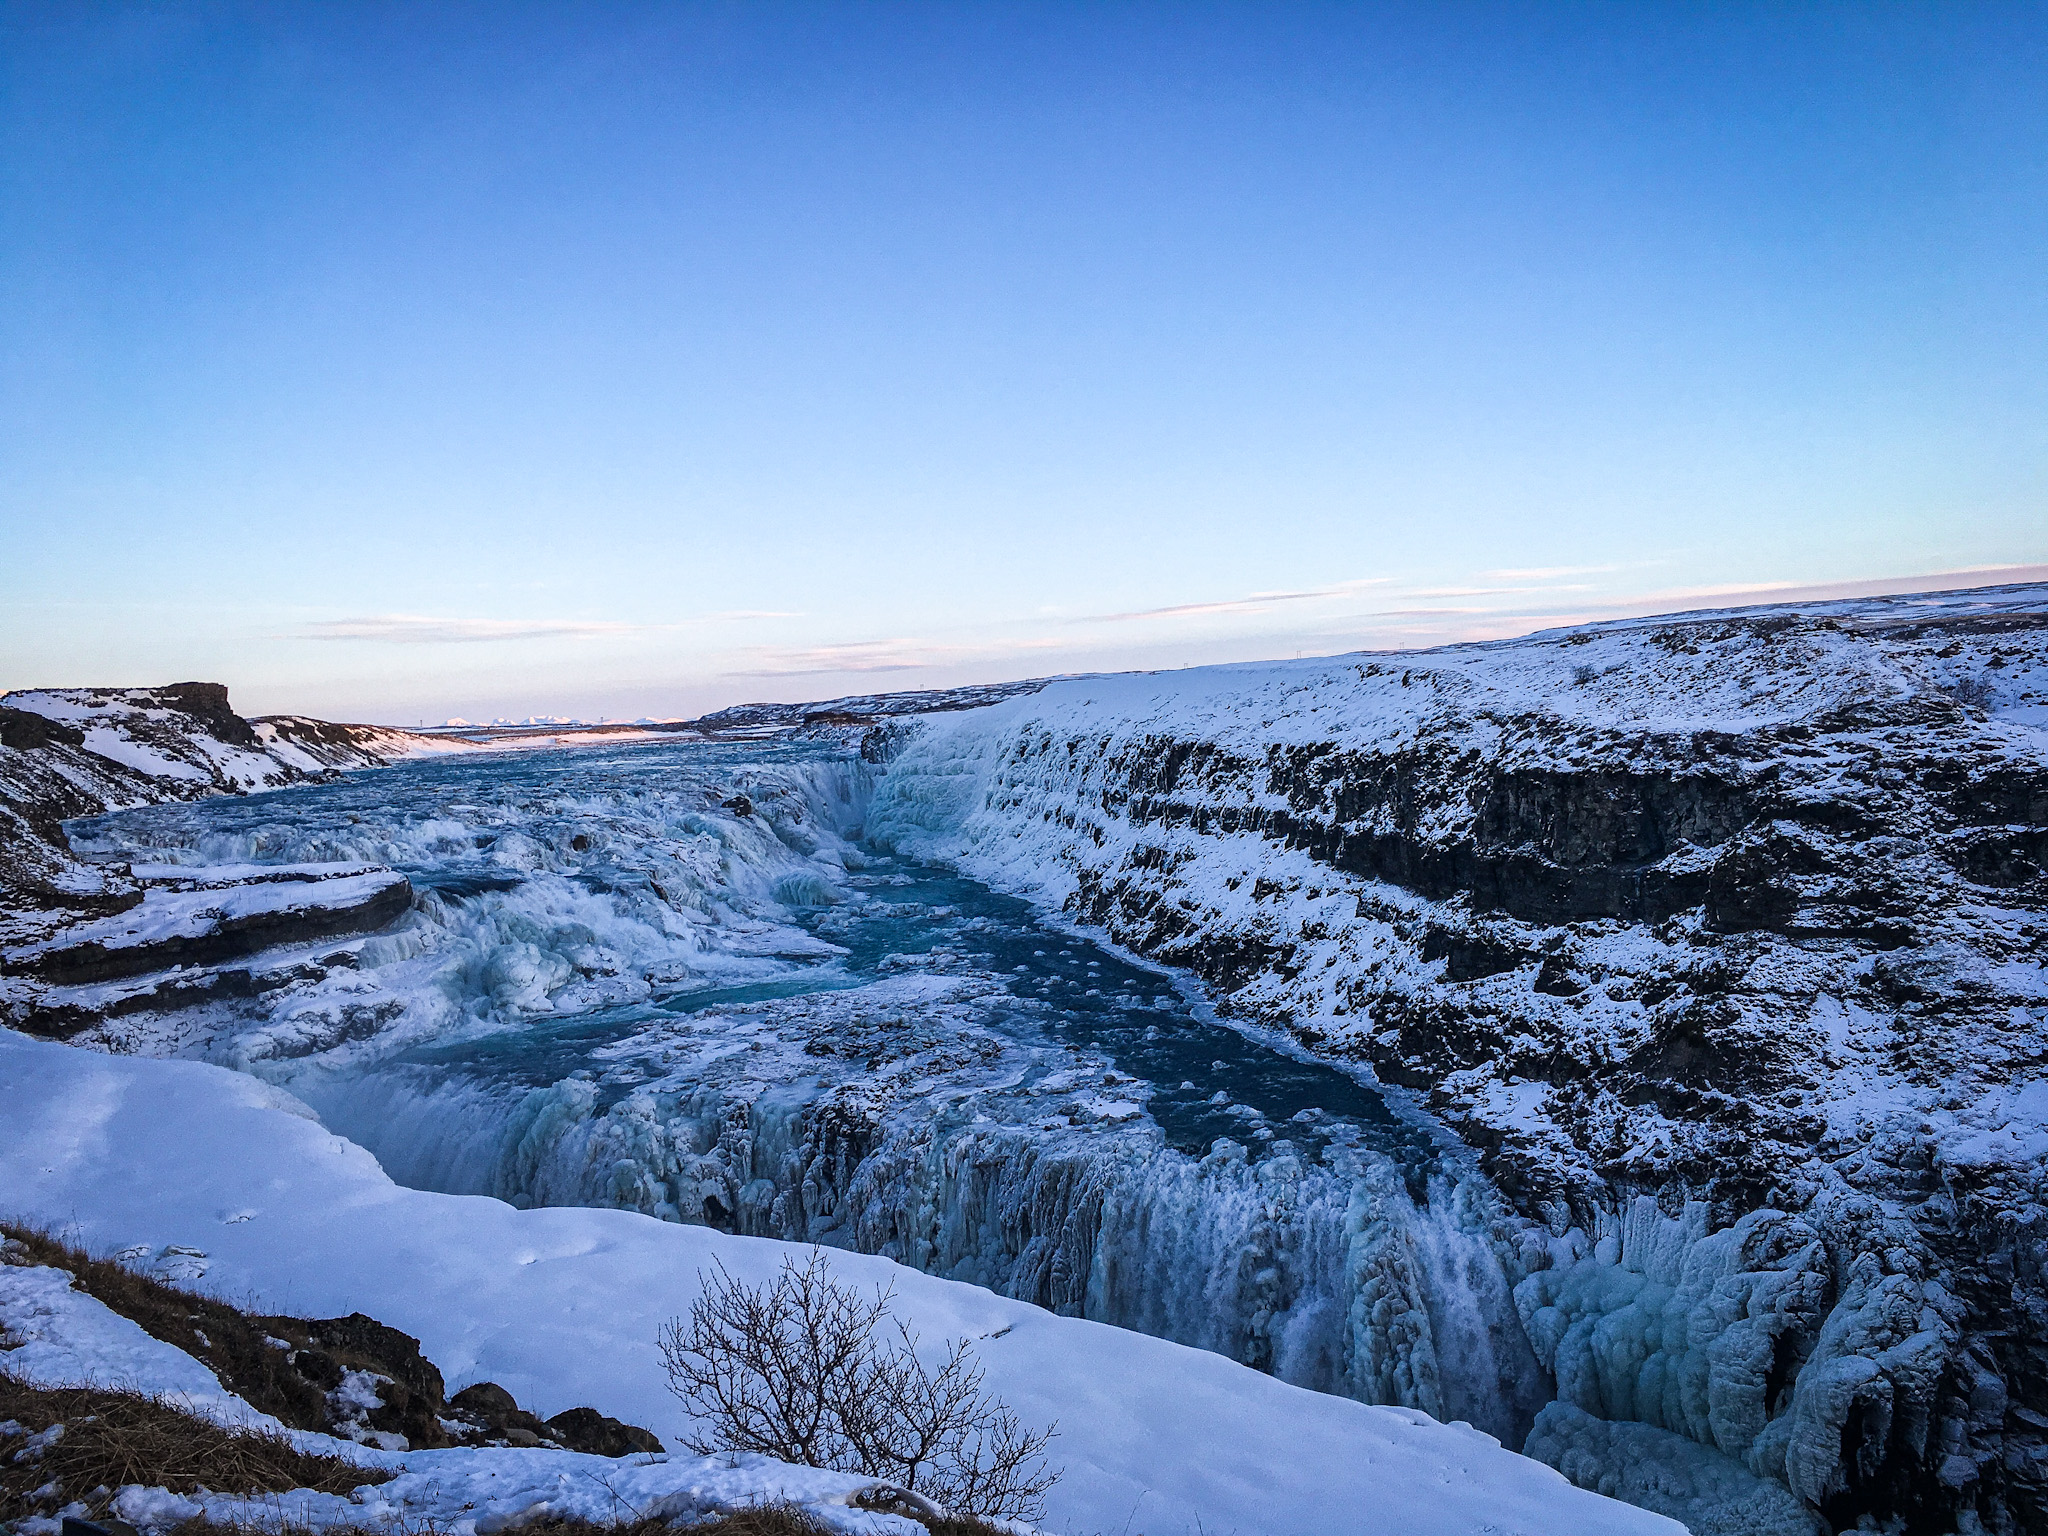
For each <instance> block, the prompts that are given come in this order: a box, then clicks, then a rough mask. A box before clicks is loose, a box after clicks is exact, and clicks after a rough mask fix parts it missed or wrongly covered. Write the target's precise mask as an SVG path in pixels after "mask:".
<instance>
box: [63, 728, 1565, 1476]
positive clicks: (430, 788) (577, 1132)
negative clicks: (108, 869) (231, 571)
mask: <svg viewBox="0 0 2048 1536" xmlns="http://www.w3.org/2000/svg"><path fill="white" fill-rule="evenodd" d="M890 793H891V790H890V785H889V783H888V777H887V773H886V770H883V769H880V768H877V767H875V766H873V765H871V764H869V763H867V762H864V761H863V760H862V759H861V758H860V757H859V755H858V754H857V753H855V752H853V751H851V750H848V749H845V748H842V747H839V746H835V745H829V744H818V743H810V744H776V743H746V744H721V745H710V744H703V743H669V744H655V745H629V746H620V747H610V748H606V747H597V748H574V749H563V750H554V751H520V752H499V753H477V754H473V755H469V754H465V755H462V756H457V757H451V758H439V759H427V760H422V761H415V762H411V763H406V764H402V765H399V766H396V767H392V768H388V769H384V770H380V771H375V772H371V773H364V774H357V775H353V776H350V777H348V778H345V779H342V780H339V781H337V782H333V783H329V784H323V785H318V786H313V787H306V788H299V789H291V790H285V791H280V792H277V793H273V794H267V795H259V796H251V797H248V798H246V799H214V800H207V801H202V802H198V803H195V804H191V805H166V806H154V807H149V808H146V809H142V810H137V811H130V812H123V813H120V814H117V815H113V816H108V817H103V818H100V819H98V820H96V821H92V822H85V823H78V824H74V826H73V828H72V833H73V840H74V843H75V844H76V845H77V846H79V847H80V848H81V849H82V850H86V851H90V852H93V853H96V854H98V855H100V856H103V857H107V858H136V859H140V858H145V857H146V858H149V859H154V860H161V861H167V862H173V863H182V864H252V863H253V864H284V863H304V862H317V861H337V860H350V861H373V862H376V863H381V864H387V865H390V866H392V867H394V868H397V869H399V870H402V871H403V872H405V874H406V875H407V876H408V877H409V878H410V879H411V881H412V884H413V887H414V890H415V892H416V898H415V904H414V907H413V910H412V911H411V912H410V913H409V914H408V915H407V916H406V917H405V918H404V919H403V920H402V921H401V922H400V923H399V924H398V925H397V926H396V928H395V929H393V930H391V931H388V932H386V933H383V934H379V935H377V936H375V937H372V938H370V939H367V940H358V941H352V942H351V943H349V944H347V945H345V946H341V951H340V952H339V953H337V952H335V946H332V945H329V946H325V947H324V949H323V952H322V954H321V956H320V957H319V958H320V963H319V964H317V965H310V966H308V967H307V968H306V971H305V974H304V975H303V976H302V977H301V978H300V979H297V980H294V981H292V982H291V984H289V985H285V986H280V987H277V988H275V989H273V990H271V991H269V992H266V993H264V994H262V995H261V996H259V997H257V998H252V999H249V1000H247V1001H246V1002H244V1003H241V1004H238V1005H236V1006H234V1007H233V1008H226V1009H219V1010H216V1011H215V1012H213V1013H211V1014H208V1015H205V1016H203V1017H202V1018H200V1019H199V1020H197V1021H196V1022H194V1023H192V1024H190V1025H188V1026H186V1027H187V1028H188V1030H189V1033H188V1034H186V1035H184V1036H182V1037H180V1038H179V1039H178V1040H176V1041H175V1042H171V1046H172V1048H175V1049H177V1050H179V1051H182V1052H184V1053H186V1054H192V1055H200V1056H205V1057H208V1058H209V1059H214V1060H219V1061H222V1062H225V1063H228V1064H231V1065H234V1066H238V1067H240V1068H242V1069H244V1070H248V1071H252V1072H255V1073H258V1074H259V1075H261V1076H263V1077H265V1078H268V1079H270V1080H272V1081H275V1082H278V1083H280V1084H282V1085H284V1086H286V1087H288V1088H290V1089H291V1090H292V1091H293V1092H294V1093H296V1094H298V1095H299V1096H300V1097H301V1098H303V1099H304V1100H305V1101H306V1102H307V1103H309V1104H310V1105H312V1106H313V1107H314V1108H315V1109H316V1110H317V1111H318V1112H319V1114H320V1115H321V1117H322V1118H323V1119H324V1120H325V1121H326V1123H327V1124H328V1125H329V1126H330V1127H331V1128H332V1129H334V1130H335V1131H338V1132H340V1133H341V1134H343V1135H346V1136H348V1137H349V1138H351V1139H352V1140H354V1141H356V1142H358V1143H360V1144H362V1145H363V1146H365V1147H367V1148H369V1149H370V1150H371V1151H372V1152H373V1153H375V1155H376V1156H377V1157H378V1159H379V1160H380V1161H381V1162H382V1163H383V1165H384V1166H385V1168H386V1170H387V1171H388V1172H389V1173H390V1174H391V1175H392V1177H394V1178H395V1179H397V1180H399V1181H400V1182H402V1183H406V1184H409V1185H412V1186H415V1187H420V1188H429V1189H436V1190H442V1191H447V1192H451V1193H464V1194H483V1195H492V1196H496V1197H498V1198H501V1199H504V1200H508V1201H511V1202H513V1203H514V1204H518V1205H541V1204H553V1205H596V1206H615V1207H621V1208H626V1209H634V1210H640V1211H644V1212H646V1213H648V1214H651V1215H655V1216H659V1217H662V1218H664V1219H667V1220H673V1221H689V1222H705V1223H709V1224H711V1225H714V1226H719V1227H723V1228H726V1229H728V1230H732V1231H736V1232H740V1233H744V1234H749V1235H755V1236H763V1237H776V1238H786V1239H793V1240H799V1241H814V1242H820V1243H825V1244H830V1245H835V1246H841V1247H850V1248H857V1249H861V1250H863V1251H868V1252H878V1253H883V1254H887V1255H889V1256H890V1257H893V1258H895V1259H897V1260H899V1261H900V1262H902V1263H905V1264H909V1265H914V1266H916V1267H917V1268H920V1269H923V1270H927V1271H931V1272H934V1273H938V1274H942V1275H946V1276H948V1277H951V1278H954V1279H960V1280H966V1281H971V1282H974V1283H978V1284H981V1285H985V1286H988V1287H990V1288H992V1289H994V1290H997V1291H999V1292H1002V1293H1003V1294H1006V1295H1009V1296H1014V1297H1018V1298H1021V1299H1024V1300H1029V1301H1033V1302H1037V1303H1039V1304H1041V1305H1044V1306H1047V1307H1051V1308H1054V1309H1056V1310H1059V1311H1062V1312H1067V1313H1073V1314H1079V1315H1084V1316H1087V1317H1091V1318H1096V1319H1099V1320H1101V1321H1104V1322H1109V1323H1114V1324H1118V1325H1121V1326H1125V1327H1130V1328H1134V1329H1139V1330H1142V1331H1144V1332H1147V1333H1152V1334H1157V1335H1160V1336H1164V1337H1167V1338H1172V1339H1175V1340H1179V1341H1181V1342H1184V1343H1188V1344H1192V1345H1196V1346H1199V1347H1202V1348H1206V1349H1211V1350H1215V1351H1218V1352H1220V1353H1223V1354H1226V1355H1229V1356H1230V1357H1232V1358H1234V1359H1238V1360H1242V1361H1245V1362H1246V1363H1249V1364H1252V1365H1255V1366H1258V1367H1259V1368H1261V1369H1264V1370H1268V1371H1271V1372H1273V1373H1275V1374H1276V1375H1279V1376H1281V1377H1283V1378H1284V1379H1287V1380H1289V1381H1293V1382H1296V1383H1298V1384H1301V1385H1304V1386H1309V1387H1314V1388H1317V1389H1320V1390H1324V1391H1331V1392H1340V1393H1345V1394H1348V1395H1351V1396H1355V1397H1358V1398H1362V1399H1364V1400H1366V1401H1372V1402H1387V1403H1398V1404H1402V1405H1406V1406H1410V1407H1417V1408H1422V1409H1425V1410H1426V1411H1428V1412H1430V1413H1433V1414H1435V1415H1437V1416H1438V1417H1441V1418H1444V1419H1466V1420H1469V1421H1471V1422H1472V1423H1474V1424H1476V1425H1478V1426H1479V1427H1480V1428H1482V1429H1485V1430H1487V1431H1489V1432H1491V1433H1493V1434H1495V1435H1497V1436H1498V1437H1499V1438H1500V1439H1501V1440H1502V1441H1503V1442H1504V1443H1506V1444H1508V1445H1509V1446H1514V1447H1518V1446H1519V1445H1520V1444H1521V1442H1522V1439H1523V1436H1524V1435H1525V1434H1526V1432H1527V1429H1528V1426H1529V1423H1530V1420H1531V1417H1532V1416H1533V1414H1534V1413H1535V1411H1536V1410H1537V1409H1538V1408H1539V1407H1540V1406H1541V1405H1542V1404H1543V1403H1544V1402H1545V1401H1547V1400H1548V1398H1549V1397H1550V1395H1551V1394H1550V1386H1549V1383H1548V1381H1547V1379H1545V1376H1544V1373H1543V1372H1542V1371H1541V1369H1540V1368H1539V1367H1538V1366H1537V1364H1536V1361H1535V1359H1534V1357H1533V1356H1532V1355H1531V1353H1530V1350H1529V1346H1528V1344H1527V1342H1526V1341H1525V1339H1524V1337H1523V1333H1522V1328H1521V1324H1520V1322H1519V1321H1518V1319H1517V1317H1516V1313H1515V1307H1514V1303H1513V1299H1512V1297H1511V1295H1510V1285H1509V1282H1510V1278H1511V1277H1510V1275H1509V1274H1508V1273H1507V1272H1506V1270H1504V1268H1503V1262H1502V1254H1503V1251H1504V1249H1503V1244H1504V1243H1505V1242H1507V1241H1508V1240H1509V1239H1508V1238H1507V1237H1505V1236H1504V1231H1503V1228H1502V1227H1501V1225H1500V1224H1499V1222H1498V1221H1497V1219H1496V1218H1495V1216H1494V1214H1493V1204H1492V1201H1491V1199H1490V1196H1489V1192H1488V1191H1487V1190H1486V1188H1485V1187H1484V1185H1483V1183H1482V1182H1481V1181H1480V1180H1479V1179H1477V1178H1476V1177H1475V1176H1474V1175H1473V1174H1472V1173H1471V1172H1470V1170H1469V1167H1468V1164H1467V1160H1466V1158H1465V1155H1464V1153H1463V1151H1462V1149H1461V1148H1459V1147H1458V1146H1457V1145H1456V1144H1455V1143H1454V1142H1452V1141H1451V1140H1450V1139H1449V1138H1448V1137H1446V1136H1445V1135H1444V1134H1443V1133H1442V1132H1441V1131H1440V1130H1439V1129H1438V1128H1436V1127H1434V1126H1433V1125H1432V1124H1431V1123H1430V1122H1429V1121H1428V1120H1427V1119H1426V1118H1425V1117H1423V1116H1422V1115H1420V1114H1418V1113H1417V1112H1416V1111H1415V1110H1414V1108H1413V1107H1412V1106H1411V1105H1409V1104H1407V1103H1406V1102H1405V1101H1404V1100H1403V1099H1401V1098H1400V1097H1399V1096H1397V1095H1394V1094H1392V1093H1391V1092H1383V1091H1382V1090H1381V1089H1380V1088H1379V1087H1377V1086H1376V1085H1375V1084H1373V1083H1372V1082H1371V1081H1370V1079H1369V1078H1366V1077H1363V1076H1359V1075H1354V1074H1352V1073H1350V1072H1348V1071H1346V1070H1342V1069H1340V1068H1339V1067H1336V1066H1332V1065H1329V1064H1325V1063H1321V1062H1317V1061H1315V1060H1312V1059H1308V1058H1306V1057H1304V1056H1303V1055H1302V1054H1301V1053H1300V1052H1299V1051H1297V1050H1295V1049H1293V1048H1292V1047H1290V1046H1288V1045H1287V1044H1285V1043H1284V1042H1282V1041H1280V1040H1278V1039H1275V1038H1267V1037H1264V1036H1262V1035H1260V1034H1259V1033H1257V1032H1255V1031H1246V1030H1241V1029H1239V1028H1235V1027H1233V1026H1232V1025H1231V1024H1230V1023H1229V1022H1228V1021H1225V1020H1222V1019H1219V1018H1218V1017H1217V1016H1216V1015H1215V1014H1214V1013H1213V1012H1212V1011H1211V1010H1210V1009H1209V1008H1208V1007H1207V1005H1206V1004H1205V1002H1204V1000H1203V998H1202V996H1201V993H1200V990H1199V988H1197V987H1196V986H1195V985H1194V984H1193V983H1192V982H1190V981H1189V980H1188V979H1187V978H1186V977H1183V976H1179V975H1176V974H1172V973H1169V972H1165V971H1162V970H1161V969H1159V968H1157V967H1155V966H1152V965H1149V964H1146V963H1143V962H1140V961H1138V960H1136V959H1134V958H1133V957H1131V956H1129V955H1125V954H1122V953H1119V952H1116V951H1114V950H1113V949H1111V948H1109V947H1106V946H1105V945H1103V944H1102V943H1099V942H1096V941H1095V940H1092V939H1091V938H1090V937H1089V936H1088V935H1087V934H1086V933H1085V932H1082V931H1079V930H1076V929H1074V928H1072V927H1070V926H1067V925H1065V924H1064V923H1063V922H1062V921H1061V920H1060V918H1059V915H1058V914H1056V913H1047V912H1043V911H1039V910H1036V909H1034V908H1033V907H1032V906H1031V905H1029V904H1028V903H1027V902H1025V901H1023V900H1021V899H1018V898H1017V897H1014V896H1010V895H1006V894H1004V893H1002V892H999V891H996V890H992V889H990V888H989V887H987V886H985V885H982V884H979V883H977V882H976V881H974V880H972V879H969V878H966V877H965V876H964V875H962V874H961V873H959V872H958V871H955V870H951V869H948V868H944V867H939V866H935V865H931V864H927V863H922V862H919V861H917V860H916V859H913V858H911V857H909V856H907V855H906V854H904V853H902V852H899V851H897V849H896V847H895V846H894V845H893V843H892V839H891V838H890V836H889V834H888V827H889V825H890V824H891V814H890V805H889V797H890ZM159 1044H160V1046H161V1044H162V1043H159Z"/></svg>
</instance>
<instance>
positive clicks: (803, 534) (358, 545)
mask: <svg viewBox="0 0 2048 1536" xmlns="http://www.w3.org/2000/svg"><path fill="white" fill-rule="evenodd" d="M2043 79H2048V7H2043V6H2041V5H2038V4H2036V5H1996V4H1985V5H1970V4H1945V5H1927V6H1916V5H1887V4H1860V5H1849V6H1823V5H1784V4H1771V5H1756V6H1744V5H1739V4H1732V3H1731V4H1716V5H1702V6H1691V5H1679V4H1671V5H1643V4H1625V5H1615V6H1603V5H1597V4H1571V5H1562V4H1559V5H1532V6H1518V5H1476V4H1475V5H1461V4H1444V5H1399V6H1341V7H1339V6H1329V7H1325V6H1298V7H1289V6H1279V5H1259V6H1245V7H1223V6H1218V7H1202V6H1140V5H1088V6H1059V5H1035V6H1015V7H1005V6H997V5H956V6H921V5H895V4H876V5H857V4H837V5H821V6H777V5H741V6H724V5H651V6H635V5H631V4H609V5H584V4H573V5H572V4H562V5H552V6H541V5H532V6H519V5H505V4H492V5H476V6H463V5H452V4H451V5H436V6H410V5H348V4H341V3H334V4H323V5H317V6H292V5H283V4H269V5H262V6H207V5H192V4H186V5H175V6H171V5H165V6H130V5H119V4H106V5H97V6H78V5H74V4H69V3H65V4H55V5H19V4H0V291H4V293H5V295H6V300H5V302H4V304H0V532H4V547H5V550H6V559H5V576H4V588H5V592H6V598H5V602H4V605H0V685H4V686H25V685H32V684H48V683H99V682H162V681H170V680H173V679H178V678H187V677H203V678H210V679H219V680H221V681H225V682H227V683H228V684H229V685H230V687H231V688H232V690H233V692H234V697H235V699H236V700H237V703H238V704H239V705H240V706H241V707H242V708H244V709H245V710H258V709H263V710H274V709H298V710H304V711H307V712H310V713H318V714H325V715H329V716H337V717H346V718H373V719H384V720H397V721H412V720H415V719H422V718H424V719H438V718H442V717H444V716H446V715H450V714H462V715H466V716H469V717H471V718H476V717H486V716H490V715H496V714H512V715H524V714H529V713H536V712H545V713H555V714H577V715H585V716H592V717H595V716H597V715H600V714H603V715H611V716H633V715H638V714H643V713H645V714H655V715H672V714H678V713H694V712H696V711H698V710H701V709H704V708H708V707H713V706H716V705H718V704H722V703H729V702H733V701H736V700H740V699H747V698H818V697H824V696H829V695H832V694H838V693H844V692H854V691H872V690H878V689H883V688H901V687H917V686H926V685H930V684H935V683H950V682H958V681H969V680H976V679H993V678H1003V677H1017V676H1030V675H1036V674H1041V673H1045V672H1052V671H1065V670H1077V669H1084V668H1103V667H1130V666H1180V665H1186V664H1189V663H1196V662H1204V661H1213V660H1225V659H1242V658H1250V657H1258V656H1286V655H1292V654H1295V653H1297V652H1308V653H1311V654H1313V653H1316V652H1323V651H1336V650H1346V649H1353V648H1357V647H1360V646H1389V645H1415V644H1430V643H1436V642H1439V641H1442V640H1447V639H1457V638H1469V637H1481V636H1491V635H1497V634H1507V633H1515V632H1519V631H1523V630H1527V629H1531V628H1536V627H1541V626H1543V625H1547V624H1550V623H1556V622H1562V621H1564V620H1567V619H1571V618H1576V617H1582V616H1583V617H1598V616H1603V615H1608V614H1612V613H1617V612H1624V611H1648V610H1652V609H1655V608H1658V607H1682V606H1687V605H1688V604H1696V603H1698V602H1700V601H1706V600H1715V601H1719V600H1722V598H1723V595H1724V594H1730V593H1741V592H1745V591H1752V590H1759V591H1760V590H1762V589H1768V588H1772V587H1775V586H1785V585H1789V586H1794V587H1814V586H1824V585H1827V584H1830V583H1877V584H1884V583H1891V584H1892V585H1893V586H1894V588H1898V587H1903V586H1910V585H1911V584H1912V582H1913V580H1914V579H1915V578H1918V577H1921V576H1925V575H1927V574H1930V573H1950V572H1958V571H1972V570H1989V571H1990V572H1991V573H1992V574H1991V576H1989V577H1987V578H1986V579H1996V577H1997V575H1998V574H2000V573H2001V572H2002V570H2003V568H2006V567H2017V566H2026V565H2034V564H2039V563H2041V562H2043V561H2048V91H2043V90H2042V88H2041V82H2042V81H2043ZM1967 579H1969V578H1955V579H1951V580H1949V581H1948V582H1947V583H1946V584H1948V585H1958V584H1962V583H1963V581H1965V580H1967Z"/></svg>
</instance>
